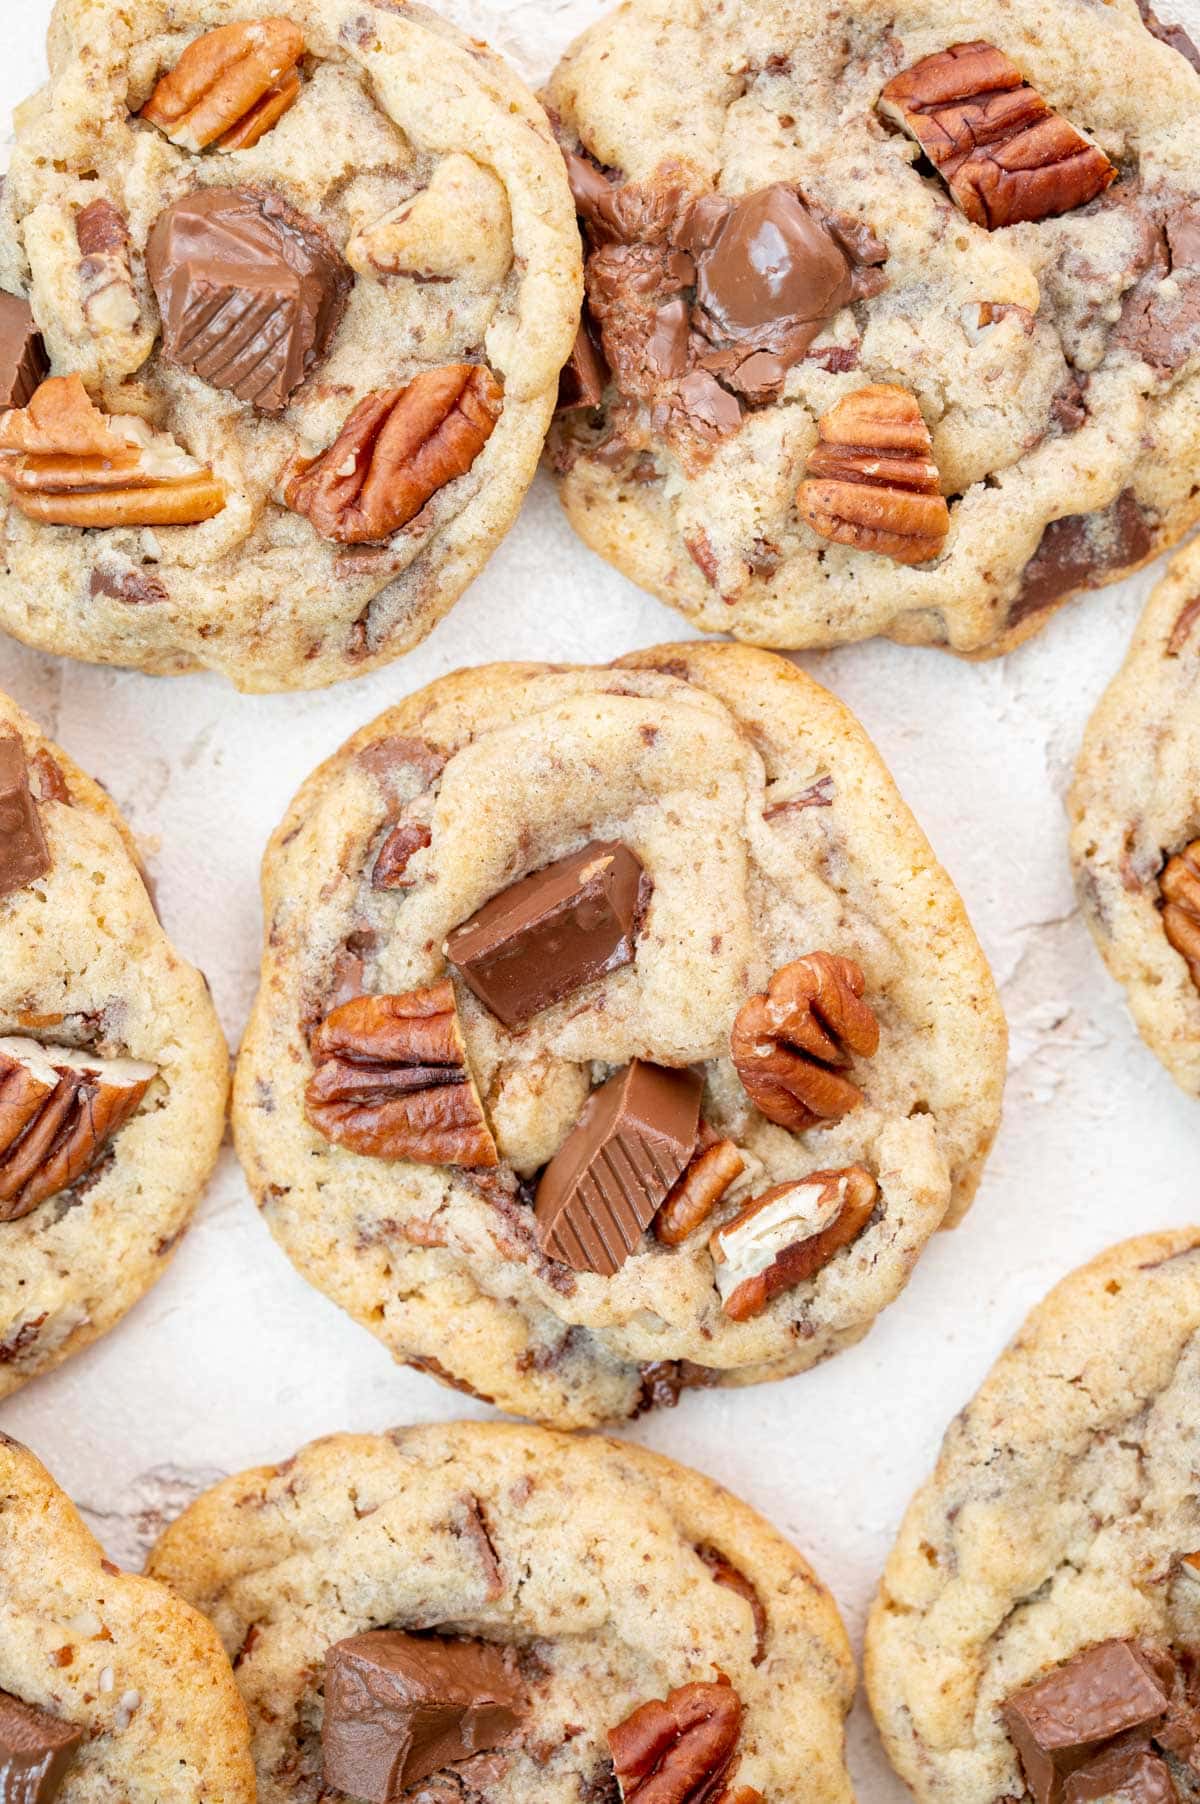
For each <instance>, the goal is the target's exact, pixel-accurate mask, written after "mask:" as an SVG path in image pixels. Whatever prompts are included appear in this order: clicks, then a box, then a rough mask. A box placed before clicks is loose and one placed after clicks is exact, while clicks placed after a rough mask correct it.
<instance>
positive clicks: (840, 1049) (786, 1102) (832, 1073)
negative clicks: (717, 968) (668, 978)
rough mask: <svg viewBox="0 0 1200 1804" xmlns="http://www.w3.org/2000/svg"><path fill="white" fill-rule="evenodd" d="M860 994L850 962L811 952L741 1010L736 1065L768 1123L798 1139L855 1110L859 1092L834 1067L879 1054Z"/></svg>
mask: <svg viewBox="0 0 1200 1804" xmlns="http://www.w3.org/2000/svg"><path fill="white" fill-rule="evenodd" d="M865 988H866V979H865V977H864V976H863V974H862V971H861V970H860V968H859V967H858V965H856V964H855V963H854V960H853V959H850V958H839V957H837V956H836V954H834V953H832V952H810V953H809V954H808V955H807V957H805V958H798V959H796V960H795V961H794V962H793V963H792V964H790V965H784V966H782V968H781V969H780V970H778V971H776V973H775V975H774V977H772V979H771V981H770V983H769V984H768V986H767V989H766V992H765V994H762V995H759V996H752V997H751V998H750V1000H749V1002H747V1003H746V1004H744V1006H743V1007H742V1008H741V1009H740V1010H739V1012H738V1016H737V1019H736V1021H735V1022H734V1024H733V1032H732V1033H731V1035H730V1050H731V1052H732V1054H733V1062H734V1065H735V1066H736V1067H737V1074H738V1076H739V1077H740V1078H741V1080H742V1086H743V1088H744V1089H745V1091H746V1094H747V1095H748V1096H749V1097H750V1100H751V1101H752V1102H753V1103H754V1104H755V1106H756V1107H757V1108H759V1109H760V1110H761V1111H762V1113H763V1114H764V1115H765V1116H766V1117H767V1119H768V1121H776V1122H778V1123H779V1125H780V1127H786V1128H791V1129H792V1131H793V1132H794V1133H799V1132H801V1131H802V1130H803V1129H805V1128H810V1127H814V1126H816V1125H817V1123H819V1122H822V1121H838V1120H840V1119H841V1117H842V1116H843V1115H848V1114H849V1112H850V1110H851V1109H855V1108H857V1107H858V1105H859V1103H860V1102H861V1101H862V1091H861V1090H860V1089H859V1088H858V1085H857V1084H855V1083H853V1082H852V1081H851V1080H850V1079H849V1078H848V1077H844V1076H843V1075H842V1074H841V1072H840V1071H839V1070H837V1069H835V1067H838V1066H844V1065H845V1064H846V1063H847V1062H848V1061H847V1058H846V1053H847V1050H849V1051H850V1052H856V1053H858V1054H860V1055H861V1056H862V1057H864V1058H870V1057H871V1056H872V1055H873V1054H874V1053H875V1052H876V1051H877V1050H878V1047H879V1023H878V1021H877V1020H876V1019H875V1014H874V1011H873V1010H872V1008H871V1007H870V1004H869V1003H866V1002H863V1001H862V993H863V991H864V990H865Z"/></svg>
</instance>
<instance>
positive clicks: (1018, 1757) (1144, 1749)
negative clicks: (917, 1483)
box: [866, 1228, 1200, 1804]
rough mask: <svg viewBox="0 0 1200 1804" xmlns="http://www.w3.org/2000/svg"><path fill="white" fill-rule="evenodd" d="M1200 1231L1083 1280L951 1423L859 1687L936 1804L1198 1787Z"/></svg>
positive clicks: (903, 1545) (1175, 1801)
mask: <svg viewBox="0 0 1200 1804" xmlns="http://www.w3.org/2000/svg"><path fill="white" fill-rule="evenodd" d="M1198 1448H1200V1230H1197V1229H1192V1228H1184V1229H1176V1230H1174V1231H1172V1232H1170V1233H1164V1234H1152V1235H1147V1236H1145V1237H1144V1238H1142V1239H1140V1240H1131V1241H1127V1242H1125V1244H1124V1245H1122V1246H1118V1247H1115V1248H1113V1249H1112V1250H1111V1251H1110V1252H1107V1253H1105V1254H1104V1255H1103V1256H1102V1257H1101V1258H1099V1259H1097V1260H1096V1261H1095V1262H1094V1263H1093V1264H1091V1265H1089V1266H1086V1267H1085V1268H1084V1269H1083V1270H1082V1271H1078V1272H1075V1273H1074V1274H1073V1275H1072V1276H1071V1277H1069V1278H1067V1279H1066V1280H1065V1281H1064V1282H1063V1283H1062V1284H1060V1285H1059V1286H1058V1288H1057V1289H1056V1290H1053V1291H1052V1292H1051V1293H1050V1295H1049V1297H1048V1298H1047V1299H1046V1301H1045V1302H1044V1303H1042V1304H1041V1305H1040V1307H1039V1308H1037V1309H1035V1310H1034V1312H1033V1314H1032V1315H1031V1316H1030V1318H1029V1320H1028V1321H1027V1322H1026V1323H1025V1326H1024V1327H1023V1328H1022V1330H1021V1332H1020V1333H1019V1334H1018V1336H1017V1338H1016V1340H1015V1341H1014V1342H1013V1344H1012V1345H1011V1347H1010V1348H1009V1349H1008V1351H1007V1352H1006V1353H1005V1354H1004V1356H1003V1357H1002V1359H1001V1360H1000V1361H999V1363H998V1365H997V1366H996V1367H995V1369H994V1371H993V1372H992V1373H991V1375H990V1377H989V1378H988V1379H987V1381H986V1382H985V1384H984V1386H983V1388H982V1389H981V1390H980V1392H979V1394H978V1395H977V1396H976V1397H975V1399H974V1400H973V1401H972V1402H971V1403H969V1404H968V1406H967V1408H966V1409H965V1410H964V1411H963V1413H962V1414H961V1415H960V1416H959V1417H958V1418H957V1419H956V1421H955V1422H954V1424H953V1426H952V1427H951V1429H950V1431H949V1433H948V1434H947V1436H946V1439H945V1441H944V1443H943V1445H942V1452H941V1457H940V1459H939V1461H938V1464H937V1469H936V1470H935V1472H934V1474H933V1477H932V1478H931V1479H930V1480H929V1482H928V1483H927V1484H926V1485H925V1486H924V1488H923V1489H922V1490H921V1491H920V1492H919V1493H918V1495H917V1497H916V1498H915V1499H914V1501H913V1503H912V1505H911V1507H910V1509H909V1512H908V1515H907V1516H906V1518H905V1521H904V1526H903V1528H902V1529H901V1532H900V1538H899V1540H898V1542H897V1544H896V1546H895V1548H894V1549H893V1551H892V1554H891V1557H890V1559H889V1560H888V1564H887V1570H886V1572H885V1573H884V1577H883V1583H882V1585H881V1587H880V1591H879V1595H878V1598H877V1599H876V1602H875V1606H874V1610H873V1612H872V1616H871V1621H870V1626H869V1629H868V1634H867V1654H866V1661H867V1683H868V1687H869V1691H870V1697H871V1704H872V1708H873V1709H874V1712H875V1717H876V1721H877V1722H878V1724H879V1727H880V1729H881V1731H882V1733H883V1738H884V1741H885V1743H886V1745H887V1749H888V1753H889V1754H890V1756H891V1758H892V1761H893V1763H894V1764H895V1766H896V1768H897V1770H898V1771H899V1773H900V1774H901V1776H902V1778H903V1779H904V1780H905V1781H906V1783H907V1784H908V1785H909V1786H911V1788H912V1791H913V1794H914V1796H915V1797H916V1798H917V1799H918V1800H920V1801H921V1804H1017V1800H1019V1799H1021V1798H1023V1797H1025V1796H1030V1797H1032V1798H1034V1799H1035V1800H1036V1801H1037V1804H1086V1801H1087V1800H1093V1799H1113V1800H1121V1801H1123V1804H1185V1800H1188V1799H1191V1798H1194V1797H1195V1796H1196V1788H1197V1783H1198V1781H1200V1669H1198V1668H1197V1665H1196V1656H1197V1648H1198V1647H1200V1551H1198V1550H1200V1507H1198V1506H1197V1500H1196V1463H1197V1450H1198Z"/></svg>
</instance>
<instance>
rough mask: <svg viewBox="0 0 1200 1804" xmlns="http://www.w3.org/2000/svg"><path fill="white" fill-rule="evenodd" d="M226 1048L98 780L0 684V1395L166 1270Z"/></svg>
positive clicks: (218, 1103) (117, 1313)
mask: <svg viewBox="0 0 1200 1804" xmlns="http://www.w3.org/2000/svg"><path fill="white" fill-rule="evenodd" d="M227 1089H228V1055H227V1052H226V1048H225V1042H224V1039H223V1038H222V1035H221V1030H220V1027H219V1026H218V1024H217V1018H216V1014H215V1012H214V1010H213V1006H212V1002H211V1000H210V998H209V995H208V991H207V989H206V987H205V983H204V979H203V978H202V977H201V975H200V973H199V972H198V971H193V970H192V969H191V967H190V966H189V965H186V964H185V963H184V962H183V960H182V959H181V958H180V957H179V955H178V953H177V952H176V951H175V949H174V948H173V947H172V946H171V944H170V943H169V941H168V940H167V937H166V935H165V933H164V932H163V930H162V927H161V926H160V924H159V921H158V919H157V917H156V915H155V912H154V905H153V903H152V901H151V899H150V895H149V893H148V891H147V888H146V880H145V877H144V875H143V873H142V870H141V867H140V865H139V863H138V856H137V849H136V847H135V845H134V843H133V839H132V837H131V835H130V833H129V831H128V829H127V828H126V826H125V824H124V822H123V821H122V820H121V817H120V815H119V814H118V813H117V811H116V809H115V808H114V807H113V805H112V803H111V802H110V801H109V799H108V797H107V796H106V795H105V793H104V791H103V790H102V789H101V788H100V786H99V785H98V784H97V783H93V782H92V780H91V778H90V777H85V776H84V774H83V772H82V771H80V770H78V769H77V768H76V766H75V765H73V764H72V763H71V761H70V759H69V758H67V757H66V755H65V754H64V753H63V752H61V751H60V750H59V749H58V747H57V746H55V745H52V744H51V743H50V741H49V740H48V739H46V738H45V737H44V735H43V734H42V733H40V732H39V731H38V729H37V727H36V726H35V725H34V723H33V722H32V721H31V720H29V719H28V718H27V716H25V715H24V714H22V713H21V711H20V710H19V709H18V708H17V707H16V706H15V705H14V704H13V703H12V702H10V701H9V700H8V699H7V697H5V696H3V695H0V1396H6V1395H8V1393H9V1392H11V1391H14V1390H16V1389H17V1387H18V1386H19V1385H21V1384H24V1382H25V1380H26V1379H27V1378H32V1377H33V1376H34V1375H35V1373H38V1372H44V1371H47V1370H49V1368H50V1367H51V1366H55V1365H58V1364H59V1362H60V1361H62V1360H64V1359H66V1358H68V1357H69V1356H70V1355H71V1354H72V1353H75V1352H78V1350H79V1349H80V1348H81V1347H85V1346H87V1345H88V1343H89V1342H90V1341H93V1340H95V1339H97V1337H98V1336H99V1335H101V1334H104V1333H106V1332H107V1330H108V1329H109V1328H111V1327H112V1326H113V1325H114V1323H116V1322H118V1321H119V1320H120V1318H121V1317H122V1316H123V1315H124V1314H125V1311H126V1310H127V1309H129V1308H130V1307H131V1306H132V1305H133V1304H134V1303H136V1302H137V1300H138V1298H139V1297H140V1296H141V1295H142V1294H143V1293H144V1292H145V1291H147V1290H149V1288H150V1286H151V1285H152V1284H154V1283H155V1282H156V1281H157V1279H158V1278H159V1277H160V1276H161V1275H162V1273H163V1272H164V1271H165V1270H166V1267H167V1264H168V1262H169V1260H170V1257H171V1255H172V1253H173V1252H174V1249H175V1247H176V1245H177V1243H178V1241H179V1240H180V1238H181V1236H182V1235H183V1233H184V1230H185V1229H186V1227H187V1223H188V1217H189V1216H190V1214H191V1211H192V1209H193V1207H194V1205H195V1203H196V1201H197V1198H198V1197H199V1195H200V1192H201V1190H202V1188H203V1186H204V1183H205V1180H206V1179H207V1177H208V1174H209V1172H210V1171H211V1169H212V1166H213V1164H214V1162H215V1160H216V1157H217V1149H218V1147H219V1146H220V1143H221V1133H222V1129H223V1127H224V1120H225V1097H226V1092H227Z"/></svg>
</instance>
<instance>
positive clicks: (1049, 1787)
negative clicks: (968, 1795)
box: [1003, 1641, 1170, 1804]
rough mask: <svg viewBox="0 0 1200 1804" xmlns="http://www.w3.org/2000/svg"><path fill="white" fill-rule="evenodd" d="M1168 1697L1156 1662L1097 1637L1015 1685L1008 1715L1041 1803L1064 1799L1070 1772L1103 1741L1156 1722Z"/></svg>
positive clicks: (1028, 1778)
mask: <svg viewBox="0 0 1200 1804" xmlns="http://www.w3.org/2000/svg"><path fill="white" fill-rule="evenodd" d="M1169 1702H1170V1698H1169V1693H1168V1690H1167V1688H1166V1686H1165V1685H1164V1683H1163V1681H1162V1679H1161V1678H1160V1677H1159V1675H1158V1673H1157V1672H1156V1671H1155V1669H1154V1666H1153V1665H1152V1664H1151V1662H1150V1660H1149V1659H1148V1658H1147V1656H1146V1654H1145V1653H1144V1652H1143V1651H1142V1649H1141V1648H1139V1647H1137V1646H1136V1645H1135V1644H1134V1643H1133V1642H1130V1641H1101V1642H1097V1644H1096V1645H1095V1646H1094V1647H1089V1648H1085V1649H1084V1650H1083V1652H1082V1653H1079V1654H1076V1656H1075V1658H1074V1659H1073V1660H1068V1661H1067V1663H1066V1665H1065V1666H1060V1667H1059V1668H1058V1669H1057V1670H1056V1671H1055V1672H1051V1673H1048V1674H1047V1675H1046V1677H1045V1678H1044V1679H1038V1680H1036V1681H1035V1683H1034V1684H1032V1685H1026V1686H1025V1687H1024V1688H1023V1689H1022V1690H1021V1691H1017V1692H1014V1693H1013V1695H1012V1697H1010V1698H1009V1699H1008V1701H1007V1703H1006V1704H1005V1705H1004V1708H1003V1715H1004V1720H1005V1723H1006V1724H1007V1727H1008V1732H1009V1734H1010V1735H1011V1736H1012V1739H1013V1743H1014V1745H1015V1747H1016V1750H1017V1753H1018V1754H1019V1755H1020V1759H1021V1767H1022V1770H1023V1772H1024V1774H1025V1779H1026V1782H1027V1784H1028V1785H1029V1789H1030V1790H1031V1791H1032V1793H1033V1795H1034V1797H1035V1798H1036V1800H1037V1804H1064V1800H1065V1797H1066V1790H1065V1786H1066V1781H1067V1779H1068V1778H1069V1777H1070V1775H1071V1774H1072V1773H1074V1772H1077V1771H1078V1769H1079V1768H1080V1767H1086V1766H1087V1765H1088V1763H1089V1762H1090V1761H1091V1760H1093V1759H1094V1758H1095V1756H1096V1755H1097V1754H1098V1753H1100V1752H1101V1751H1102V1750H1103V1748H1104V1743H1105V1742H1108V1741H1113V1740H1115V1738H1116V1737H1117V1736H1120V1735H1125V1734H1128V1733H1129V1732H1130V1731H1132V1730H1137V1729H1145V1730H1151V1729H1153V1728H1154V1727H1155V1726H1157V1725H1158V1724H1159V1723H1161V1721H1162V1719H1163V1717H1164V1715H1165V1714H1166V1710H1167V1706H1168V1703H1169ZM1080 1795H1081V1797H1083V1798H1086V1797H1088V1796H1089V1794H1088V1793H1087V1792H1083V1793H1082V1794H1080ZM1090 1795H1092V1796H1103V1795H1104V1794H1103V1793H1099V1794H1097V1793H1092V1794H1090Z"/></svg>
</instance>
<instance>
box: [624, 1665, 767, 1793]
mask: <svg viewBox="0 0 1200 1804" xmlns="http://www.w3.org/2000/svg"><path fill="white" fill-rule="evenodd" d="M741 1732H742V1700H741V1699H740V1698H739V1696H738V1694H737V1692H736V1691H735V1690H734V1689H733V1686H732V1685H731V1684H730V1683H729V1681H728V1680H727V1679H725V1678H722V1679H721V1681H720V1682H719V1683H717V1684H695V1685H681V1686H679V1687H678V1689H677V1690H675V1691H672V1692H671V1693H670V1694H669V1696H668V1697H667V1698H666V1699H665V1700H664V1701H662V1702H659V1700H658V1699H655V1700H654V1701H653V1702H651V1703H649V1704H642V1705H640V1706H639V1707H638V1709H636V1710H635V1711H634V1712H633V1715H632V1716H628V1717H626V1719H625V1721H624V1722H623V1723H618V1725H617V1727H616V1728H615V1729H610V1730H609V1731H608V1747H609V1752H610V1753H611V1754H612V1758H613V1766H614V1768H615V1770H616V1775H617V1778H618V1780H619V1781H620V1785H621V1796H622V1798H623V1799H624V1801H625V1804H703V1801H704V1800H706V1799H709V1798H712V1797H713V1796H714V1795H715V1793H716V1792H717V1789H718V1787H719V1786H720V1785H721V1782H722V1780H723V1779H724V1777H725V1775H726V1773H727V1772H728V1770H729V1766H730V1763H731V1762H732V1760H733V1756H734V1753H735V1752H736V1749H737V1744H738V1738H739V1736H740V1735H741Z"/></svg>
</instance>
